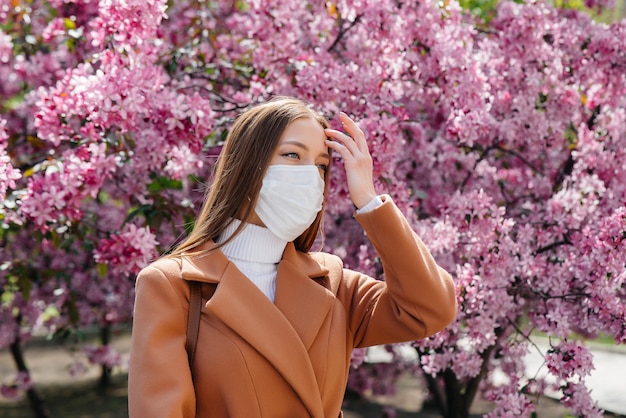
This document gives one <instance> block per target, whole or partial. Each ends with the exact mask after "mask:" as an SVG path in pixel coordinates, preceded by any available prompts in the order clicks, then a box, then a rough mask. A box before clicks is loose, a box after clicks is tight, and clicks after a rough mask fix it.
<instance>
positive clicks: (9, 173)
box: [0, 119, 22, 202]
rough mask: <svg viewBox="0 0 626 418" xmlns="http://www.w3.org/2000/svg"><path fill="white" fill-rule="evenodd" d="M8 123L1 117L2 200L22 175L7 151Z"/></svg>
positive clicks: (0, 183)
mask: <svg viewBox="0 0 626 418" xmlns="http://www.w3.org/2000/svg"><path fill="white" fill-rule="evenodd" d="M6 124H7V121H6V120H4V119H0V202H4V201H5V199H6V193H7V190H8V189H15V181H16V180H18V179H20V178H21V177H22V175H21V173H20V170H18V169H16V168H14V167H13V165H12V164H11V157H9V156H8V155H7V152H6V148H7V140H8V139H9V137H8V135H7V132H6Z"/></svg>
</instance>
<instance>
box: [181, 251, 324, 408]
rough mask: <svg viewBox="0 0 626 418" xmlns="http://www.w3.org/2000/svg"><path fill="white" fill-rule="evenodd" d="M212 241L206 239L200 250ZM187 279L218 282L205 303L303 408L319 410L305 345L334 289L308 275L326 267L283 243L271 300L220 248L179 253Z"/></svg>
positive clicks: (316, 330)
mask: <svg viewBox="0 0 626 418" xmlns="http://www.w3.org/2000/svg"><path fill="white" fill-rule="evenodd" d="M214 246H215V244H214V243H212V242H210V243H207V244H205V246H203V248H202V250H210V249H211V248H213V247H214ZM181 272H182V275H183V278H184V279H186V280H197V281H202V282H212V283H218V286H217V288H216V291H215V293H214V295H213V297H212V298H211V299H210V300H209V301H208V302H207V304H206V309H207V310H208V311H210V312H211V313H212V314H214V315H215V316H216V317H218V318H219V319H220V320H221V321H222V322H223V323H224V324H225V325H227V326H228V327H229V328H231V329H232V330H233V331H234V332H235V333H237V334H238V335H239V336H240V337H242V338H243V339H244V340H246V341H247V342H248V343H249V344H250V345H252V346H253V347H254V348H255V349H256V350H257V351H258V352H259V353H261V355H263V356H264V357H265V358H266V359H267V361H268V362H269V363H271V364H272V365H273V366H274V367H275V368H276V370H278V371H279V372H280V373H281V374H282V375H283V377H284V378H285V380H286V381H287V382H289V384H290V385H291V386H292V387H293V389H294V391H295V392H296V393H298V396H299V397H300V399H301V400H302V402H303V404H304V405H306V407H307V408H308V410H309V412H310V415H311V416H315V417H317V416H323V415H324V413H323V405H322V401H321V395H320V388H319V384H318V382H317V378H316V375H315V371H314V369H313V366H312V364H311V360H310V357H309V353H308V350H309V348H310V347H311V345H312V344H313V342H314V340H315V337H316V335H318V333H319V330H320V327H322V325H323V324H324V321H325V319H326V317H327V316H328V314H329V312H330V310H331V308H332V306H333V301H334V296H333V294H332V293H331V292H330V291H329V290H328V289H326V288H325V287H323V286H322V285H320V284H319V283H317V281H315V280H312V279H313V278H319V277H324V276H326V275H327V274H328V270H327V269H326V268H324V267H322V266H320V264H319V263H317V262H316V261H315V260H314V259H313V258H312V257H311V256H310V255H308V254H305V253H302V252H299V251H297V250H296V249H295V246H294V245H293V243H288V244H287V247H286V248H285V252H284V253H283V258H282V260H281V262H280V263H279V265H278V271H277V278H276V297H275V303H272V302H271V301H270V300H269V299H268V298H267V297H266V296H265V295H264V294H263V293H262V292H261V291H260V290H259V289H258V288H257V287H256V285H255V284H254V283H252V282H251V281H250V280H249V279H248V278H247V277H246V276H244V275H243V273H241V272H240V271H239V270H238V269H237V267H236V266H235V265H234V264H233V263H230V261H229V260H228V259H227V258H226V256H225V255H224V254H223V253H222V252H221V251H210V252H208V253H206V254H204V255H201V256H192V257H185V256H183V257H182V263H181Z"/></svg>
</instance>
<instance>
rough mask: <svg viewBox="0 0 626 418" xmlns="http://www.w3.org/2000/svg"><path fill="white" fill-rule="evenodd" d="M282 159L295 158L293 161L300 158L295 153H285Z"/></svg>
mask: <svg viewBox="0 0 626 418" xmlns="http://www.w3.org/2000/svg"><path fill="white" fill-rule="evenodd" d="M283 157H287V158H295V159H298V158H300V156H299V155H298V153H297V152H286V153H284V154H283Z"/></svg>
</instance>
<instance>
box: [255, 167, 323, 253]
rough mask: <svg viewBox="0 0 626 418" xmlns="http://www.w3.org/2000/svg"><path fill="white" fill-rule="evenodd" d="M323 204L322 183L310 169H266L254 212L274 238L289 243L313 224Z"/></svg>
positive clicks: (314, 170) (314, 168)
mask: <svg viewBox="0 0 626 418" xmlns="http://www.w3.org/2000/svg"><path fill="white" fill-rule="evenodd" d="M323 201H324V180H323V179H322V177H321V176H320V172H319V168H318V167H316V166H314V165H271V166H269V167H268V168H267V173H265V178H264V179H263V186H261V191H260V193H259V199H258V201H257V204H256V209H255V212H256V214H257V215H258V216H259V218H260V219H261V221H262V222H263V223H264V224H265V226H266V227H267V228H268V229H269V230H270V231H272V232H273V233H274V235H276V236H277V237H279V238H281V239H284V240H285V241H293V240H294V239H296V238H297V237H299V236H300V235H301V234H302V233H303V232H304V231H305V230H306V229H307V228H308V227H309V226H311V224H312V223H313V221H314V220H315V217H316V216H317V213H318V212H319V211H320V209H322V202H323Z"/></svg>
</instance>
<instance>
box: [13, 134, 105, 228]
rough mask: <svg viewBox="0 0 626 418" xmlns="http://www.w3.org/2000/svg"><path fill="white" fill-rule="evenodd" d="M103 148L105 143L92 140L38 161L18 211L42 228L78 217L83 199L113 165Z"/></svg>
mask: <svg viewBox="0 0 626 418" xmlns="http://www.w3.org/2000/svg"><path fill="white" fill-rule="evenodd" d="M105 149H106V145H105V144H95V143H92V144H90V145H86V146H80V147H78V148H76V149H71V150H67V151H66V152H64V154H63V155H62V156H61V157H60V158H58V159H57V160H53V161H51V162H43V163H41V164H40V165H39V167H37V170H38V172H37V173H36V174H35V175H33V176H32V177H31V178H30V181H29V183H28V188H27V190H26V193H25V195H24V196H23V197H22V198H21V199H20V212H21V213H22V214H23V215H24V217H25V218H27V219H29V220H32V221H33V222H34V223H35V224H36V225H37V226H38V227H39V228H41V229H43V230H46V229H47V228H48V227H49V225H51V224H54V223H60V224H63V223H65V222H73V221H76V220H79V219H80V218H81V217H82V210H81V205H82V202H83V200H84V199H86V198H92V199H93V198H95V197H96V196H97V193H98V191H99V190H100V187H101V186H102V184H103V183H104V182H105V181H106V179H107V177H109V176H110V173H111V172H112V171H113V170H114V168H115V161H114V159H113V158H112V157H111V156H107V155H106V153H105V152H104V151H105Z"/></svg>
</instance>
